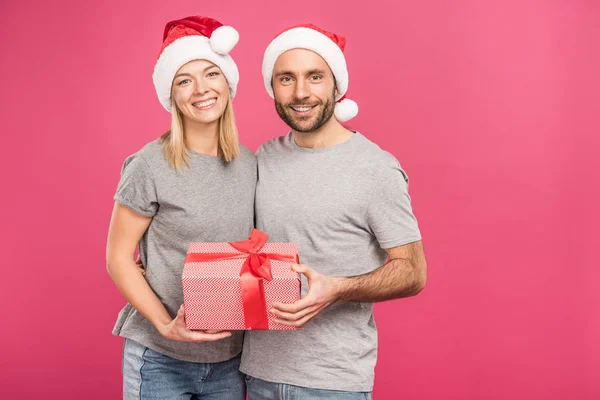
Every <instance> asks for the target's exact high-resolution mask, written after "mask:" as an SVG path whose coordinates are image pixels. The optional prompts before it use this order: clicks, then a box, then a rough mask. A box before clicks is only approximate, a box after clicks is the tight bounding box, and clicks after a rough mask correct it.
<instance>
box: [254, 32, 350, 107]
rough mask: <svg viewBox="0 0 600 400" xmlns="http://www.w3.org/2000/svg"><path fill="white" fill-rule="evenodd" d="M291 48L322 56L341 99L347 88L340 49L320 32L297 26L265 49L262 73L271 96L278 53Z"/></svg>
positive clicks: (346, 75)
mask: <svg viewBox="0 0 600 400" xmlns="http://www.w3.org/2000/svg"><path fill="white" fill-rule="evenodd" d="M291 49H306V50H311V51H314V52H315V53H317V54H318V55H320V56H321V57H323V59H324V60H325V61H326V62H327V64H328V65H329V68H331V71H332V72H333V75H334V76H335V80H336V83H337V90H338V94H337V96H336V100H339V99H341V98H342V96H344V94H346V91H347V90H348V69H347V67H346V59H345V58H344V53H343V52H342V49H340V47H339V46H338V45H337V44H335V43H334V42H333V41H332V40H331V39H330V38H328V37H327V36H325V35H324V34H322V33H321V32H319V31H317V30H314V29H311V28H305V27H298V28H292V29H289V30H287V31H285V32H283V33H282V34H280V35H279V36H277V37H276V38H275V39H273V41H272V42H271V44H269V47H267V50H266V51H265V56H264V58H263V64H262V74H263V79H264V83H265V89H267V92H268V93H269V95H270V96H271V97H273V87H272V86H271V79H272V78H273V67H274V66H275V62H276V61H277V59H278V58H279V56H280V55H282V54H283V53H285V52H286V51H288V50H291Z"/></svg>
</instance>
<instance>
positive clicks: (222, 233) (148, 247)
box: [113, 140, 256, 362]
mask: <svg viewBox="0 0 600 400" xmlns="http://www.w3.org/2000/svg"><path fill="white" fill-rule="evenodd" d="M255 188H256V157H255V156H254V154H253V153H252V152H251V151H250V150H249V149H247V148H246V147H244V146H240V155H239V156H238V157H237V158H235V159H234V160H233V161H231V162H229V163H227V162H225V161H224V160H223V158H222V157H212V156H208V155H205V154H200V153H196V152H193V151H190V167H189V168H188V167H186V166H183V168H181V169H180V170H176V169H175V168H173V167H171V166H170V165H169V162H168V161H167V158H166V156H165V154H164V151H163V147H162V145H161V144H160V143H159V141H158V140H156V141H153V142H151V143H149V144H147V145H146V146H145V147H144V148H142V149H141V150H140V151H138V152H137V153H136V154H134V155H132V156H130V157H128V158H127V159H126V160H125V163H124V165H123V170H122V172H121V181H120V182H119V186H118V188H117V193H116V195H115V197H114V199H115V200H116V201H117V202H118V203H120V204H122V205H124V206H126V207H128V208H130V209H132V210H133V211H135V212H136V213H138V214H141V215H144V216H147V217H152V221H151V222H150V225H149V226H148V229H147V231H146V233H144V235H143V237H142V239H141V240H140V245H139V248H140V258H141V260H142V262H143V263H144V266H145V268H146V281H148V284H149V285H150V287H151V288H152V290H153V291H154V293H156V295H157V296H158V298H159V299H160V301H161V302H162V303H163V304H164V306H165V307H166V309H167V311H168V312H169V314H170V315H171V316H172V317H175V315H176V314H177V310H178V309H179V307H180V306H181V304H183V288H182V284H181V274H182V272H183V262H184V259H185V256H186V252H187V249H188V246H189V244H190V242H229V241H240V240H246V239H248V236H249V234H250V232H251V231H252V227H253V225H254V193H255ZM113 333H114V334H115V335H120V336H123V337H126V338H129V339H132V340H135V341H136V342H139V343H141V344H142V345H144V346H146V347H149V348H151V349H152V350H155V351H157V352H159V353H162V354H165V355H167V356H170V357H173V358H176V359H179V360H184V361H192V362H220V361H225V360H229V359H231V358H233V357H235V356H236V355H237V354H239V352H240V351H241V346H242V340H243V332H233V335H232V336H231V337H229V338H227V339H223V340H218V341H216V342H204V343H187V342H180V341H175V340H170V339H166V338H164V337H163V336H162V335H161V334H160V333H159V332H158V331H157V330H156V328H155V327H154V325H152V324H151V323H150V322H149V321H148V320H146V319H145V318H144V317H143V316H142V315H140V314H139V313H138V312H137V311H136V310H135V309H134V308H133V307H132V306H131V305H130V304H127V305H126V306H125V308H123V310H122V311H121V312H120V314H119V317H118V320H117V323H116V326H115V328H114V330H113Z"/></svg>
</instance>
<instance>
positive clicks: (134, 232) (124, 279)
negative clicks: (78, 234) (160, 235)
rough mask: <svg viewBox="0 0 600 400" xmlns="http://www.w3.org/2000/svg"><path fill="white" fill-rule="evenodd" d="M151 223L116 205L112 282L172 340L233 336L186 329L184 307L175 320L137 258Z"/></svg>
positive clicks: (110, 254)
mask: <svg viewBox="0 0 600 400" xmlns="http://www.w3.org/2000/svg"><path fill="white" fill-rule="evenodd" d="M151 220H152V218H149V217H145V216H142V215H140V214H137V213H136V212H134V211H132V210H130V209H129V208H127V207H125V206H123V205H121V204H119V203H115V206H114V209H113V214H112V217H111V221H110V227H109V230H108V242H107V245H106V261H107V263H106V268H107V270H108V274H109V275H110V277H111V278H112V280H113V281H114V282H115V284H116V285H117V287H118V288H119V290H120V291H121V293H122V294H123V296H125V298H126V299H127V301H128V302H129V303H130V304H131V305H132V306H133V307H134V308H135V309H136V310H137V311H138V312H139V313H140V314H141V315H143V316H144V317H145V318H146V319H147V320H148V321H150V322H151V323H152V324H153V325H154V326H155V327H156V329H157V330H158V331H159V332H160V333H161V334H162V335H163V336H165V337H167V338H169V339H173V340H181V341H193V342H201V341H207V340H218V339H222V338H225V337H227V336H230V335H231V334H230V333H229V332H222V333H205V332H202V331H191V330H189V329H187V328H185V322H184V310H183V306H182V308H180V309H179V312H178V313H177V316H176V317H175V319H173V318H171V316H170V315H169V313H168V312H167V310H166V309H165V307H164V305H163V304H162V303H161V302H160V300H159V299H158V297H157V296H156V294H155V293H154V292H153V291H152V289H151V288H150V286H149V285H148V283H147V282H146V279H145V278H144V276H143V272H142V270H141V269H140V268H139V267H138V265H137V264H136V262H135V261H134V259H133V255H134V253H135V249H136V247H137V244H138V242H139V241H140V238H141V237H142V235H143V234H144V232H146V229H148V226H149V225H150V221H151Z"/></svg>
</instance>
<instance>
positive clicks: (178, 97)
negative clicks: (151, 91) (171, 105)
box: [171, 60, 229, 126]
mask: <svg viewBox="0 0 600 400" xmlns="http://www.w3.org/2000/svg"><path fill="white" fill-rule="evenodd" d="M171 90H172V94H171V96H172V98H173V100H174V101H175V104H176V105H177V108H178V109H179V110H180V111H181V114H182V115H183V121H184V126H185V124H186V123H187V124H190V123H196V124H215V123H218V121H219V118H220V117H221V116H222V115H223V112H224V111H225V107H226V106H227V101H228V100H229V85H228V84H227V79H225V75H223V73H222V72H221V70H220V69H219V67H217V66H216V65H214V64H213V63H211V62H210V61H206V60H194V61H190V62H188V63H187V64H185V65H184V66H183V67H181V68H179V71H177V73H176V74H175V78H174V79H173V86H172V89H171Z"/></svg>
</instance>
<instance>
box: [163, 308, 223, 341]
mask: <svg viewBox="0 0 600 400" xmlns="http://www.w3.org/2000/svg"><path fill="white" fill-rule="evenodd" d="M157 329H158V331H159V332H160V334H161V335H163V336H164V337H166V338H167V339H171V340H178V341H180V342H196V343H199V342H214V341H216V340H220V339H225V338H226V337H229V336H231V332H220V331H193V330H191V329H188V328H186V327H185V309H184V307H183V304H182V305H181V307H179V311H177V316H176V317H175V319H173V321H171V323H169V324H167V325H162V326H160V327H157Z"/></svg>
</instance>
